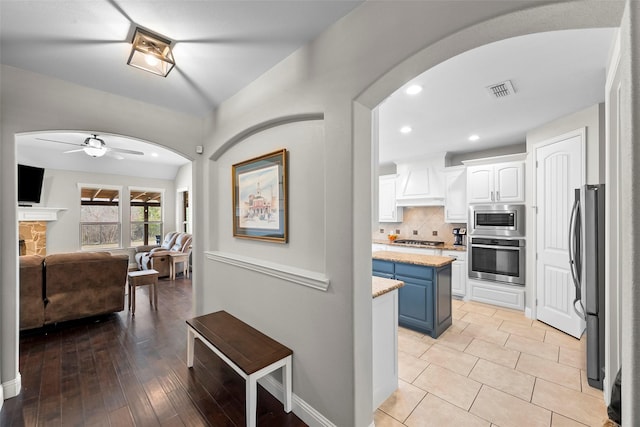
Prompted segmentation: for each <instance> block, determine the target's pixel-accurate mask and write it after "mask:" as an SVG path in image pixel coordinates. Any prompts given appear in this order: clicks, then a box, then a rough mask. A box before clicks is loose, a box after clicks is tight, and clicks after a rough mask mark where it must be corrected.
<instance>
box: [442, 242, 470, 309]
mask: <svg viewBox="0 0 640 427" xmlns="http://www.w3.org/2000/svg"><path fill="white" fill-rule="evenodd" d="M442 255H443V256H450V257H453V258H455V259H456V260H455V261H454V262H453V263H452V264H451V293H452V294H453V295H455V296H457V297H462V298H464V297H465V296H466V294H467V276H468V274H469V273H468V271H467V258H466V256H467V253H466V252H464V251H442Z"/></svg>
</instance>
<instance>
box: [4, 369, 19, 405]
mask: <svg viewBox="0 0 640 427" xmlns="http://www.w3.org/2000/svg"><path fill="white" fill-rule="evenodd" d="M21 389H22V376H21V375H20V372H18V375H17V376H16V377H15V378H14V379H12V380H9V381H6V382H3V383H2V390H0V396H2V397H3V400H4V399H11V398H12V397H16V396H17V395H19V394H20V390H21Z"/></svg>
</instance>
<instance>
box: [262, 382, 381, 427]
mask: <svg viewBox="0 0 640 427" xmlns="http://www.w3.org/2000/svg"><path fill="white" fill-rule="evenodd" d="M258 383H260V385H261V386H262V387H264V388H265V389H266V390H267V391H268V392H269V393H271V394H272V395H273V396H274V397H275V398H276V399H278V400H279V401H280V402H282V401H283V400H284V399H283V395H284V389H283V388H282V384H281V383H280V382H278V381H276V380H275V379H274V378H273V376H272V375H267V376H266V377H262V378H261V379H259V380H258ZM291 403H292V405H291V406H292V408H291V410H292V411H293V413H295V414H296V415H297V416H298V417H300V419H301V420H302V421H304V422H305V423H307V424H308V425H309V427H336V425H335V424H333V423H332V422H331V421H329V420H328V419H327V418H326V417H325V416H324V415H322V414H321V413H320V412H318V411H317V410H316V409H315V408H313V407H312V406H311V405H309V404H308V403H307V402H305V401H304V400H302V399H301V398H300V397H299V396H297V395H296V394H295V393H292V396H291ZM372 426H373V424H372Z"/></svg>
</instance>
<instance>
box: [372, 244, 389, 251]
mask: <svg viewBox="0 0 640 427" xmlns="http://www.w3.org/2000/svg"><path fill="white" fill-rule="evenodd" d="M388 250H389V246H388V245H384V244H382V243H372V244H371V252H378V251H388Z"/></svg>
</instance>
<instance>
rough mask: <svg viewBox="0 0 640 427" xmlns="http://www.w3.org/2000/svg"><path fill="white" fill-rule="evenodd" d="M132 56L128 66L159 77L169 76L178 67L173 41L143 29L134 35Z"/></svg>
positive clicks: (138, 29) (137, 30) (137, 29)
mask: <svg viewBox="0 0 640 427" xmlns="http://www.w3.org/2000/svg"><path fill="white" fill-rule="evenodd" d="M131 43H132V45H131V54H130V55H129V60H128V61H127V64H129V65H131V66H132V67H136V68H140V69H141V70H145V71H148V72H150V73H153V74H156V75H158V76H162V77H167V74H169V72H170V71H171V70H172V69H173V67H174V66H175V65H176V62H175V61H174V59H173V52H172V51H171V41H170V40H167V39H166V38H164V37H162V36H159V35H157V34H153V33H151V32H149V31H147V30H143V29H142V28H139V27H138V28H136V31H135V33H134V34H133V40H132V42H131Z"/></svg>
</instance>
